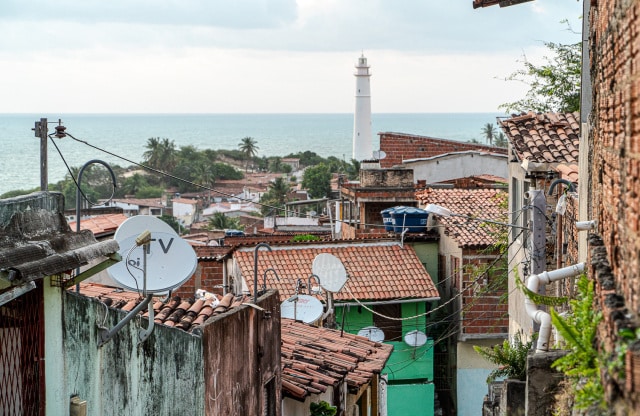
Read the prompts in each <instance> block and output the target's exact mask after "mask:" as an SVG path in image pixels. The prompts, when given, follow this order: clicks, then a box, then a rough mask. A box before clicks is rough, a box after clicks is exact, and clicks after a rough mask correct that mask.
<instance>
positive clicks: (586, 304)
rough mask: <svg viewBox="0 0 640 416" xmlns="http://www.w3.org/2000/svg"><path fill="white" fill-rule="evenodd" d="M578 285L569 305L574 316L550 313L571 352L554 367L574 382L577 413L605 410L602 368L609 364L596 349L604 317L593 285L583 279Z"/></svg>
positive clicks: (581, 278)
mask: <svg viewBox="0 0 640 416" xmlns="http://www.w3.org/2000/svg"><path fill="white" fill-rule="evenodd" d="M576 285H577V294H576V299H573V300H571V301H569V304H570V307H571V314H570V315H569V316H568V317H566V318H563V317H562V316H560V315H559V314H558V313H557V312H556V311H555V310H553V309H551V322H552V323H553V326H554V327H555V328H556V329H557V331H558V333H559V334H560V335H561V336H562V337H563V338H564V340H565V342H566V344H567V347H568V349H569V353H568V354H567V355H565V356H564V357H561V358H559V359H557V360H556V361H555V362H554V363H553V364H552V367H553V368H555V369H557V370H558V371H561V372H563V373H564V374H565V375H566V376H567V378H568V379H569V381H570V382H571V385H572V388H573V391H574V393H575V396H574V397H575V407H576V408H577V409H588V408H599V409H605V406H606V402H605V400H604V387H603V386H602V381H601V380H600V374H599V368H600V366H601V365H602V364H603V363H604V362H606V361H604V360H602V359H601V358H600V357H599V354H598V350H597V348H596V346H595V345H594V341H595V337H596V331H597V327H598V323H599V322H600V321H601V320H602V313H601V312H599V311H596V310H595V309H594V308H593V301H594V297H595V294H594V289H593V282H592V281H590V280H589V279H588V278H587V277H586V275H582V276H580V278H579V279H578V281H577V283H576Z"/></svg>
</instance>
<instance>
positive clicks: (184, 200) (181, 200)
mask: <svg viewBox="0 0 640 416" xmlns="http://www.w3.org/2000/svg"><path fill="white" fill-rule="evenodd" d="M171 202H172V203H176V204H185V205H197V204H198V200H197V199H187V198H173V199H172V200H171Z"/></svg>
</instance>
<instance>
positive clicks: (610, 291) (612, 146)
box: [580, 0, 640, 414]
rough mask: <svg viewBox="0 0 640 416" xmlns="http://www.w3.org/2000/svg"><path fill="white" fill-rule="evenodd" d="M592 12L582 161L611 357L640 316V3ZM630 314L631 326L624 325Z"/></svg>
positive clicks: (628, 389) (634, 404)
mask: <svg viewBox="0 0 640 416" xmlns="http://www.w3.org/2000/svg"><path fill="white" fill-rule="evenodd" d="M591 5H592V7H591V10H590V19H589V22H590V25H591V29H590V30H591V33H590V46H589V47H590V54H591V57H590V62H591V80H592V87H593V96H592V98H593V110H592V118H593V124H592V128H591V129H590V140H591V143H592V146H591V148H590V149H589V154H588V155H585V154H584V153H583V152H582V150H581V155H580V157H585V156H589V158H590V165H591V166H590V168H591V169H590V172H591V184H590V185H591V189H592V195H591V204H590V213H591V216H592V218H595V219H597V220H598V230H597V236H593V238H591V239H590V240H591V257H590V260H591V263H592V267H591V268H590V276H591V277H592V278H594V279H595V280H596V282H597V290H598V294H599V299H600V307H602V308H603V309H604V314H603V315H604V324H603V325H602V326H601V331H600V333H599V336H600V339H601V341H603V342H604V343H605V348H606V349H607V350H608V351H612V348H613V344H614V343H616V342H620V340H619V339H617V335H616V334H617V333H618V330H619V328H620V327H621V326H624V325H628V324H629V322H630V321H631V322H633V321H637V318H638V312H637V311H638V310H639V309H640V232H639V231H640V230H639V226H640V224H639V221H640V65H639V63H640V55H639V54H638V51H639V50H640V37H639V35H638V33H639V31H638V29H640V21H639V20H638V14H639V13H640V4H639V3H638V2H634V1H623V0H599V1H597V2H596V1H594V0H592V1H591ZM611 280H613V282H611ZM610 283H611V284H610ZM625 311H628V312H630V313H631V320H625V314H626V312H625ZM634 326H635V325H634ZM634 350H635V348H634ZM630 351H631V352H630V353H629V355H628V357H627V360H628V362H627V364H628V368H627V370H628V373H627V377H626V380H618V382H619V384H621V385H623V386H624V389H623V394H622V396H624V397H623V398H622V399H621V400H622V401H625V402H626V403H627V404H628V405H630V407H631V408H633V409H635V411H633V412H631V413H634V414H637V412H638V411H640V405H638V403H640V400H639V397H638V392H640V353H638V352H633V351H632V349H631V348H630ZM632 369H633V370H634V371H630V370H632ZM636 369H637V370H636ZM610 390H613V389H610ZM614 399H616V398H615V397H614ZM631 413H629V414H631Z"/></svg>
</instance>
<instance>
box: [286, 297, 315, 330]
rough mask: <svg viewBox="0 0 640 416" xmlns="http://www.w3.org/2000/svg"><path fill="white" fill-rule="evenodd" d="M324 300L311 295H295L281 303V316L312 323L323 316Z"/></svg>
mask: <svg viewBox="0 0 640 416" xmlns="http://www.w3.org/2000/svg"><path fill="white" fill-rule="evenodd" d="M323 311H324V308H323V306H322V302H320V301H319V300H318V299H316V298H314V297H313V296H310V295H295V296H292V297H290V298H289V299H287V300H285V301H284V302H282V303H281V304H280V316H281V317H283V318H289V319H294V320H296V321H302V322H304V323H305V324H310V323H313V322H315V321H317V320H318V319H320V317H321V316H322V312H323Z"/></svg>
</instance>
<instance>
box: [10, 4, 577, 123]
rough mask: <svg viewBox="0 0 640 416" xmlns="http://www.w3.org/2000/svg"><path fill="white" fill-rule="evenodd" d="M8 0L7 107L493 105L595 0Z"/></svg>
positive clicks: (518, 91) (270, 109)
mask: <svg viewBox="0 0 640 416" xmlns="http://www.w3.org/2000/svg"><path fill="white" fill-rule="evenodd" d="M471 4H472V1H471V0H438V1H436V0H395V1H392V0H109V1H105V0H2V3H1V4H0V31H1V33H2V36H0V68H1V69H0V76H1V77H0V94H1V95H2V100H0V113H41V112H48V113H54V114H58V113H282V112H286V113H351V112H353V109H354V103H355V101H354V91H355V77H354V76H353V72H354V65H355V63H356V60H357V58H358V57H359V56H360V54H361V53H364V55H365V56H366V57H367V59H368V61H369V64H370V65H371V72H372V74H373V76H372V78H371V92H372V110H373V112H374V113H385V112H493V111H498V110H497V107H498V105H499V104H501V103H503V102H506V101H513V100H515V99H518V98H520V97H521V96H522V95H523V94H524V92H525V91H526V87H525V86H524V85H520V84H518V83H513V82H511V83H509V82H505V81H504V80H501V79H500V78H501V77H502V78H504V77H505V76H507V75H508V74H509V73H511V72H512V71H513V70H514V69H516V68H519V67H521V64H519V63H518V60H521V59H522V56H523V54H526V56H527V58H528V59H529V60H532V61H539V60H540V59H541V57H542V56H543V54H544V53H545V49H544V47H543V45H542V41H554V42H559V43H573V42H577V41H579V40H580V37H579V35H577V34H571V33H570V32H569V31H567V30H566V26H565V25H562V24H561V23H560V21H561V20H562V19H569V20H570V22H571V23H572V26H573V28H574V29H575V30H580V26H581V21H580V19H579V17H580V15H581V14H582V2H579V1H576V0H536V1H533V2H529V3H523V4H520V5H516V6H512V7H505V8H500V7H498V6H492V7H487V8H484V9H476V10H474V9H473V8H472V5H471Z"/></svg>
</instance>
